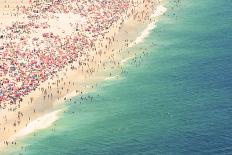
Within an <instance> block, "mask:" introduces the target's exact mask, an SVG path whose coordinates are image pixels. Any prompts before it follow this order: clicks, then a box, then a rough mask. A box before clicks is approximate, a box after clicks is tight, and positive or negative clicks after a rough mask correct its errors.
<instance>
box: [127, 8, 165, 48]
mask: <svg viewBox="0 0 232 155" xmlns="http://www.w3.org/2000/svg"><path fill="white" fill-rule="evenodd" d="M166 11H167V8H165V7H164V6H162V5H159V6H158V7H157V8H156V9H155V11H154V13H153V14H152V15H151V18H155V17H158V16H161V15H163V14H164V13H165V12H166ZM156 22H157V20H154V21H152V22H151V23H150V24H148V25H147V27H146V28H145V29H144V30H143V31H142V33H141V35H140V36H138V37H137V38H136V39H135V41H133V42H132V43H131V44H130V45H129V47H133V46H134V45H136V44H139V43H141V42H143V41H144V39H145V38H147V37H148V36H149V34H150V33H151V30H153V29H154V28H156Z"/></svg>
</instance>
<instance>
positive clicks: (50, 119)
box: [10, 109, 63, 141]
mask: <svg viewBox="0 0 232 155" xmlns="http://www.w3.org/2000/svg"><path fill="white" fill-rule="evenodd" d="M62 110H63V109H59V110H56V111H53V112H50V113H48V114H45V115H43V116H41V117H39V118H37V119H35V120H34V121H32V122H30V123H29V124H28V125H27V126H26V127H25V128H23V129H21V130H20V131H19V132H18V133H16V134H15V135H13V136H12V137H11V138H10V140H12V141H14V140H16V139H18V138H21V137H24V136H26V135H29V134H31V133H33V132H35V131H37V130H42V129H46V128H48V127H50V126H51V125H52V124H53V123H54V122H55V121H56V120H58V119H59V113H60V112H61V111H62Z"/></svg>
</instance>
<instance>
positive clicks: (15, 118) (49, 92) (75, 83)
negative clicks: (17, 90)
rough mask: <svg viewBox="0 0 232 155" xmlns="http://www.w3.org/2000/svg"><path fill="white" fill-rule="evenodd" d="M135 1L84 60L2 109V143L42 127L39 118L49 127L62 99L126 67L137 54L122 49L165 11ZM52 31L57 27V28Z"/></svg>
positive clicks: (10, 142)
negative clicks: (124, 65)
mask: <svg viewBox="0 0 232 155" xmlns="http://www.w3.org/2000/svg"><path fill="white" fill-rule="evenodd" d="M23 2H24V1H23ZM27 2H28V1H27ZM4 3H5V2H1V7H0V8H1V11H0V16H1V18H0V19H1V21H0V22H1V26H2V25H7V24H11V22H10V20H6V19H7V18H2V17H6V15H5V14H4V15H3V13H5V12H7V11H8V10H9V9H7V8H5V5H2V4H4ZM24 3H26V2H24ZM136 3H138V4H137V5H135V6H133V7H130V8H129V9H128V10H127V12H126V13H125V14H123V15H122V16H121V18H120V19H118V21H117V22H115V23H113V24H112V25H111V27H110V28H109V29H108V31H107V32H106V33H105V36H104V37H103V38H102V39H99V40H96V42H95V43H94V46H93V47H92V48H91V50H90V51H88V52H86V53H84V56H83V57H82V58H83V60H79V61H74V62H72V63H71V64H68V65H66V66H65V67H64V68H63V69H62V70H61V71H59V72H57V74H56V76H53V77H52V78H50V79H48V80H46V81H44V82H41V83H40V85H39V86H38V87H37V88H36V89H35V90H34V91H32V92H30V93H29V94H28V95H26V96H24V97H22V101H21V102H20V103H19V102H17V103H16V104H12V105H9V104H7V105H6V108H5V109H0V110H1V112H0V131H1V132H0V133H1V135H0V142H1V145H0V147H2V148H3V147H7V146H14V145H17V138H20V137H23V136H25V135H27V134H30V133H32V132H33V131H35V130H37V129H43V127H41V125H38V124H36V123H35V122H36V120H37V122H39V119H42V120H48V124H43V125H44V128H45V127H48V126H49V124H51V123H53V122H54V121H56V120H57V119H58V118H57V117H56V115H59V114H62V112H63V111H64V110H65V109H64V106H65V105H63V103H64V102H65V101H66V100H69V101H72V99H71V98H72V97H73V96H77V95H82V94H84V93H86V92H89V91H94V89H95V87H97V85H98V83H99V82H101V81H104V80H106V79H111V78H114V77H115V76H116V75H117V73H120V72H122V71H123V64H124V63H125V61H126V60H127V58H130V57H135V55H134V53H133V51H131V52H128V53H123V52H124V51H125V49H127V48H129V47H132V46H134V45H136V44H138V43H140V42H141V41H142V40H143V39H144V38H146V36H147V35H148V33H149V31H150V30H151V29H153V28H154V27H155V20H157V18H158V16H160V15H161V14H163V13H164V12H165V11H166V10H165V8H164V7H162V3H161V2H160V1H158V0H157V1H150V0H139V1H137V2H136ZM10 4H11V3H10ZM20 4H21V2H20ZM27 5H28V3H27ZM29 5H30V4H29ZM11 7H12V8H15V5H13V3H12V6H11ZM3 8H5V9H6V11H5V10H4V9H3ZM3 10H4V11H3ZM7 16H10V15H7ZM21 18H24V17H23V16H22V17H20V18H19V19H21ZM64 18H65V17H64ZM12 20H14V17H12ZM70 20H71V19H70ZM80 20H81V19H80ZM51 21H52V20H51ZM56 24H57V23H55V24H54V25H56ZM61 29H62V28H61ZM53 31H58V30H56V28H54V30H53ZM67 33H69V31H68V30H67ZM62 34H63V33H62V32H60V35H62ZM138 36H140V37H138ZM128 51H130V50H128ZM0 61H1V60H0ZM46 114H47V115H46ZM43 117H44V118H43ZM49 120H50V122H49ZM31 122H34V123H31Z"/></svg>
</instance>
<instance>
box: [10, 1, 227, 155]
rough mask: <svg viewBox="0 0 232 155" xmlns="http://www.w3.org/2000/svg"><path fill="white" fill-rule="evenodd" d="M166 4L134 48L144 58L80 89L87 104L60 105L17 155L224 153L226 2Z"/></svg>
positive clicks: (82, 102) (23, 141) (78, 98)
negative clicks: (118, 74) (52, 120)
mask: <svg viewBox="0 0 232 155" xmlns="http://www.w3.org/2000/svg"><path fill="white" fill-rule="evenodd" d="M166 7H167V8H168V12H167V13H166V16H164V17H162V18H161V19H160V20H159V22H158V23H157V28H156V29H154V30H153V32H152V33H151V34H150V36H149V37H148V38H147V39H145V41H144V42H143V43H141V44H139V45H137V46H136V47H134V50H135V51H136V50H139V49H140V48H146V49H147V50H146V51H149V52H150V54H149V55H148V56H145V57H143V58H142V59H141V60H140V59H138V60H137V62H136V63H133V60H130V61H129V62H128V64H127V65H126V69H127V71H128V73H124V74H123V75H121V76H122V78H119V80H115V79H112V80H107V81H105V82H103V83H102V85H101V86H99V87H98V89H97V90H96V92H92V93H89V94H86V95H85V96H86V97H87V96H93V100H92V101H91V99H88V100H86V101H82V100H81V98H80V97H76V98H74V100H75V101H76V102H77V104H74V103H73V102H72V103H66V104H67V107H69V110H67V111H66V112H65V113H64V114H63V115H61V118H60V119H59V120H58V121H57V122H56V123H55V124H54V125H52V126H51V127H50V128H48V129H45V130H41V131H39V132H37V133H35V134H33V135H30V136H27V137H26V138H25V139H22V140H21V142H22V143H24V144H25V145H27V148H26V151H19V150H16V152H17V154H18V153H19V152H24V154H26V155H51V154H56V155H59V154H60V155H63V154H70V155H71V154H73V155H77V154H95V155H98V154H99V155H103V154H106V155H111V154H112V155H113V154H120V155H121V154H125V155H128V154H130V155H132V154H165V155H166V154H178V155H179V154H231V153H232V147H231V144H232V120H231V116H232V106H231V103H232V96H231V94H232V78H231V77H232V61H231V60H232V54H231V52H232V44H231V41H232V29H231V27H232V18H231V17H232V9H231V8H232V4H231V1H230V0H220V1H213V2H212V0H194V1H189V0H182V1H181V3H180V5H178V6H176V3H174V1H173V0H172V1H171V0H170V2H169V3H167V5H166ZM152 45H155V46H152ZM80 102H81V103H80ZM54 128H55V131H54V130H53V129H54ZM16 152H14V151H13V152H11V153H9V154H16Z"/></svg>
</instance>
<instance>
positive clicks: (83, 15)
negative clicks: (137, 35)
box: [0, 0, 134, 109]
mask: <svg viewBox="0 0 232 155" xmlns="http://www.w3.org/2000/svg"><path fill="white" fill-rule="evenodd" d="M133 5H134V2H133V1H130V2H129V1H128V0H94V1H93V0H39V1H38V0H37V1H32V2H31V4H30V5H29V6H17V8H16V9H15V11H14V12H13V13H12V15H13V16H15V17H21V18H23V19H24V20H15V21H14V22H12V24H11V25H1V27H0V62H1V63H0V86H1V87H0V103H1V104H0V109H1V108H5V107H6V105H7V104H15V103H16V102H21V101H22V97H23V96H25V95H27V94H29V93H30V92H31V91H33V90H35V89H36V88H37V87H38V86H39V85H40V84H41V83H42V82H44V81H46V80H47V79H50V78H54V77H55V76H56V74H57V73H58V72H59V71H61V70H62V69H63V68H64V67H65V66H67V65H69V64H71V63H73V62H74V61H79V63H80V65H81V63H82V62H84V61H83V60H84V59H87V57H86V55H88V54H89V52H90V51H93V49H95V48H96V47H95V43H96V42H97V41H99V40H101V39H104V36H105V34H106V33H107V32H108V29H109V28H110V27H111V26H112V25H113V24H114V23H116V22H119V21H120V19H121V16H122V14H123V13H125V12H127V11H128V9H129V8H130V6H133ZM127 15H128V14H127ZM16 19H17V18H16ZM18 19H20V18H18ZM122 22H123V20H122ZM107 39H108V40H109V41H111V39H113V38H107Z"/></svg>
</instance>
